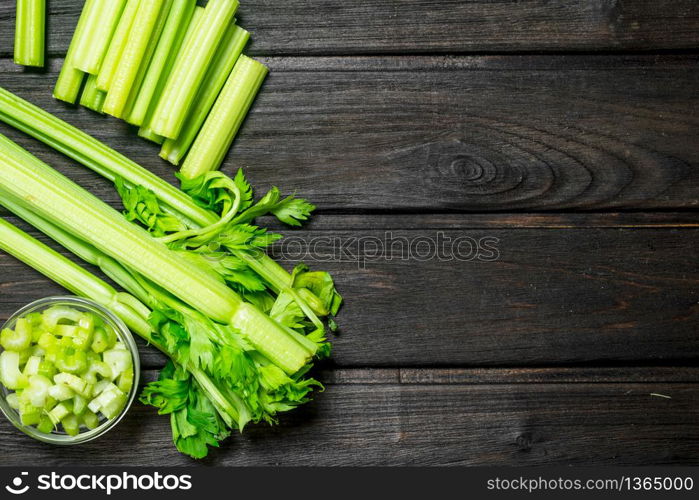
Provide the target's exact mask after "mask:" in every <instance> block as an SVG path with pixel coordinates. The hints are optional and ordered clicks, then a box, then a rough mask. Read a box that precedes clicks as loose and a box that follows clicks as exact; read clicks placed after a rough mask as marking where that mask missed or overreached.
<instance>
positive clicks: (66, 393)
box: [42, 384, 75, 406]
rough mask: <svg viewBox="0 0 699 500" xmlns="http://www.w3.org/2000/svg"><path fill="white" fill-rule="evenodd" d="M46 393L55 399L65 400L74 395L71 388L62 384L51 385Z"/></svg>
mask: <svg viewBox="0 0 699 500" xmlns="http://www.w3.org/2000/svg"><path fill="white" fill-rule="evenodd" d="M48 393H49V396H51V397H52V398H53V399H55V400H56V401H66V400H68V399H70V398H72V397H73V396H75V392H73V389H71V388H70V387H68V386H67V385H63V384H56V385H52V386H51V387H50V388H49V390H48ZM42 406H43V405H42Z"/></svg>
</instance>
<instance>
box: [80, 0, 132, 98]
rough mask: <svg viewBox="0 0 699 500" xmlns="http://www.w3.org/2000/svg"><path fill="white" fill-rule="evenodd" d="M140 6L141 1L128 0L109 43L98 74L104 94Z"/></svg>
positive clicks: (99, 84)
mask: <svg viewBox="0 0 699 500" xmlns="http://www.w3.org/2000/svg"><path fill="white" fill-rule="evenodd" d="M90 1H94V0H88V2H90ZM140 4H141V0H127V2H126V6H125V7H124V10H123V12H122V14H121V17H120V18H119V23H118V24H117V27H116V30H114V35H113V36H112V39H111V40H110V41H109V48H108V49H107V52H106V53H105V55H104V57H103V59H102V65H101V66H100V70H99V73H98V74H97V88H98V89H100V90H102V91H104V92H107V91H108V90H109V89H110V87H111V85H112V81H113V79H114V75H115V73H116V71H117V67H118V65H119V62H120V60H121V55H122V53H123V52H124V48H125V47H126V44H127V42H128V39H129V35H130V33H131V26H132V24H133V23H134V20H135V19H136V14H137V12H138V9H139V6H140ZM86 8H87V6H86ZM84 14H85V9H83V15H84ZM77 32H78V30H77V29H76V34H77ZM75 36H76V35H73V40H75Z"/></svg>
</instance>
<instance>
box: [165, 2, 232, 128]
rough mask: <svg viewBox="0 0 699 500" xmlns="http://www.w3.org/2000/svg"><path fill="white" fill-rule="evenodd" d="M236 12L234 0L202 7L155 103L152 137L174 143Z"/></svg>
mask: <svg viewBox="0 0 699 500" xmlns="http://www.w3.org/2000/svg"><path fill="white" fill-rule="evenodd" d="M237 8H238V0H211V1H210V2H209V3H208V4H207V5H206V8H205V9H204V15H203V16H202V19H201V21H200V22H199V25H198V26H197V29H196V30H195V32H194V34H193V35H192V37H191V39H190V40H189V41H188V42H187V43H186V44H185V45H184V47H183V48H182V50H181V53H180V55H179V56H178V58H177V61H176V62H175V66H174V67H173V69H172V72H171V73H170V76H169V77H168V80H167V83H166V84H165V88H164V89H163V93H162V95H161V97H160V99H159V101H158V105H157V107H156V109H155V113H154V115H153V121H152V124H151V128H152V129H153V131H154V132H155V133H156V134H158V135H162V136H163V137H167V138H169V139H176V138H177V136H178V135H179V134H180V130H181V129H182V125H183V124H184V120H185V118H186V116H187V113H188V111H189V109H190V106H191V105H192V103H193V100H194V95H195V94H196V92H197V90H198V89H199V86H200V85H201V82H202V80H203V78H204V76H205V74H206V69H207V67H208V66H209V64H210V63H211V60H212V59H213V57H214V54H215V52H216V49H217V47H218V45H219V43H220V41H221V38H222V37H223V34H224V33H225V30H226V28H227V27H228V25H229V23H230V21H231V19H232V18H233V15H234V14H235V11H236V10H237Z"/></svg>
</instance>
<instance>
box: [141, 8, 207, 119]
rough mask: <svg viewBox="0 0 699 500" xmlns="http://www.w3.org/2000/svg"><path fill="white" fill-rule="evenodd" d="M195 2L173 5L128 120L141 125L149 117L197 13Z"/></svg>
mask: <svg viewBox="0 0 699 500" xmlns="http://www.w3.org/2000/svg"><path fill="white" fill-rule="evenodd" d="M196 3H197V2H196V0H180V1H176V2H174V3H173V4H172V7H171V9H170V12H169V14H168V16H167V20H166V22H165V25H164V27H163V30H162V34H161V35H160V39H159V40H158V44H157V47H156V49H155V52H154V53H153V57H152V58H151V60H150V64H149V65H148V66H147V68H148V69H147V71H146V74H145V77H144V78H143V83H142V85H141V86H140V88H139V90H138V93H137V97H136V100H135V103H134V104H133V107H132V110H131V112H130V113H129V116H128V117H127V121H128V122H129V123H131V124H134V125H137V126H139V127H140V126H141V125H142V124H143V121H144V120H145V119H146V115H147V113H148V110H149V109H150V107H151V105H152V101H153V99H154V97H155V98H156V100H157V97H159V93H160V92H162V87H163V86H164V84H165V81H166V80H167V76H168V75H169V73H170V69H171V68H172V65H173V63H174V61H175V59H176V57H177V54H178V52H179V50H180V46H181V44H182V41H183V40H184V37H185V33H186V32H187V26H189V23H190V21H191V19H192V15H193V14H194V8H195V6H196ZM161 82H162V84H161ZM159 87H160V89H159Z"/></svg>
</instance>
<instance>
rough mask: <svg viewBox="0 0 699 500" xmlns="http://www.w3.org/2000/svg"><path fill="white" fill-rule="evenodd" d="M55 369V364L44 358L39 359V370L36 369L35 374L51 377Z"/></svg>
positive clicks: (54, 373)
mask: <svg viewBox="0 0 699 500" xmlns="http://www.w3.org/2000/svg"><path fill="white" fill-rule="evenodd" d="M57 371H58V370H57V369H56V365H54V364H53V363H51V362H50V361H47V360H46V359H44V360H42V361H41V363H39V370H38V371H37V375H43V376H44V377H46V378H50V379H53V377H54V375H56V372H57Z"/></svg>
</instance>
